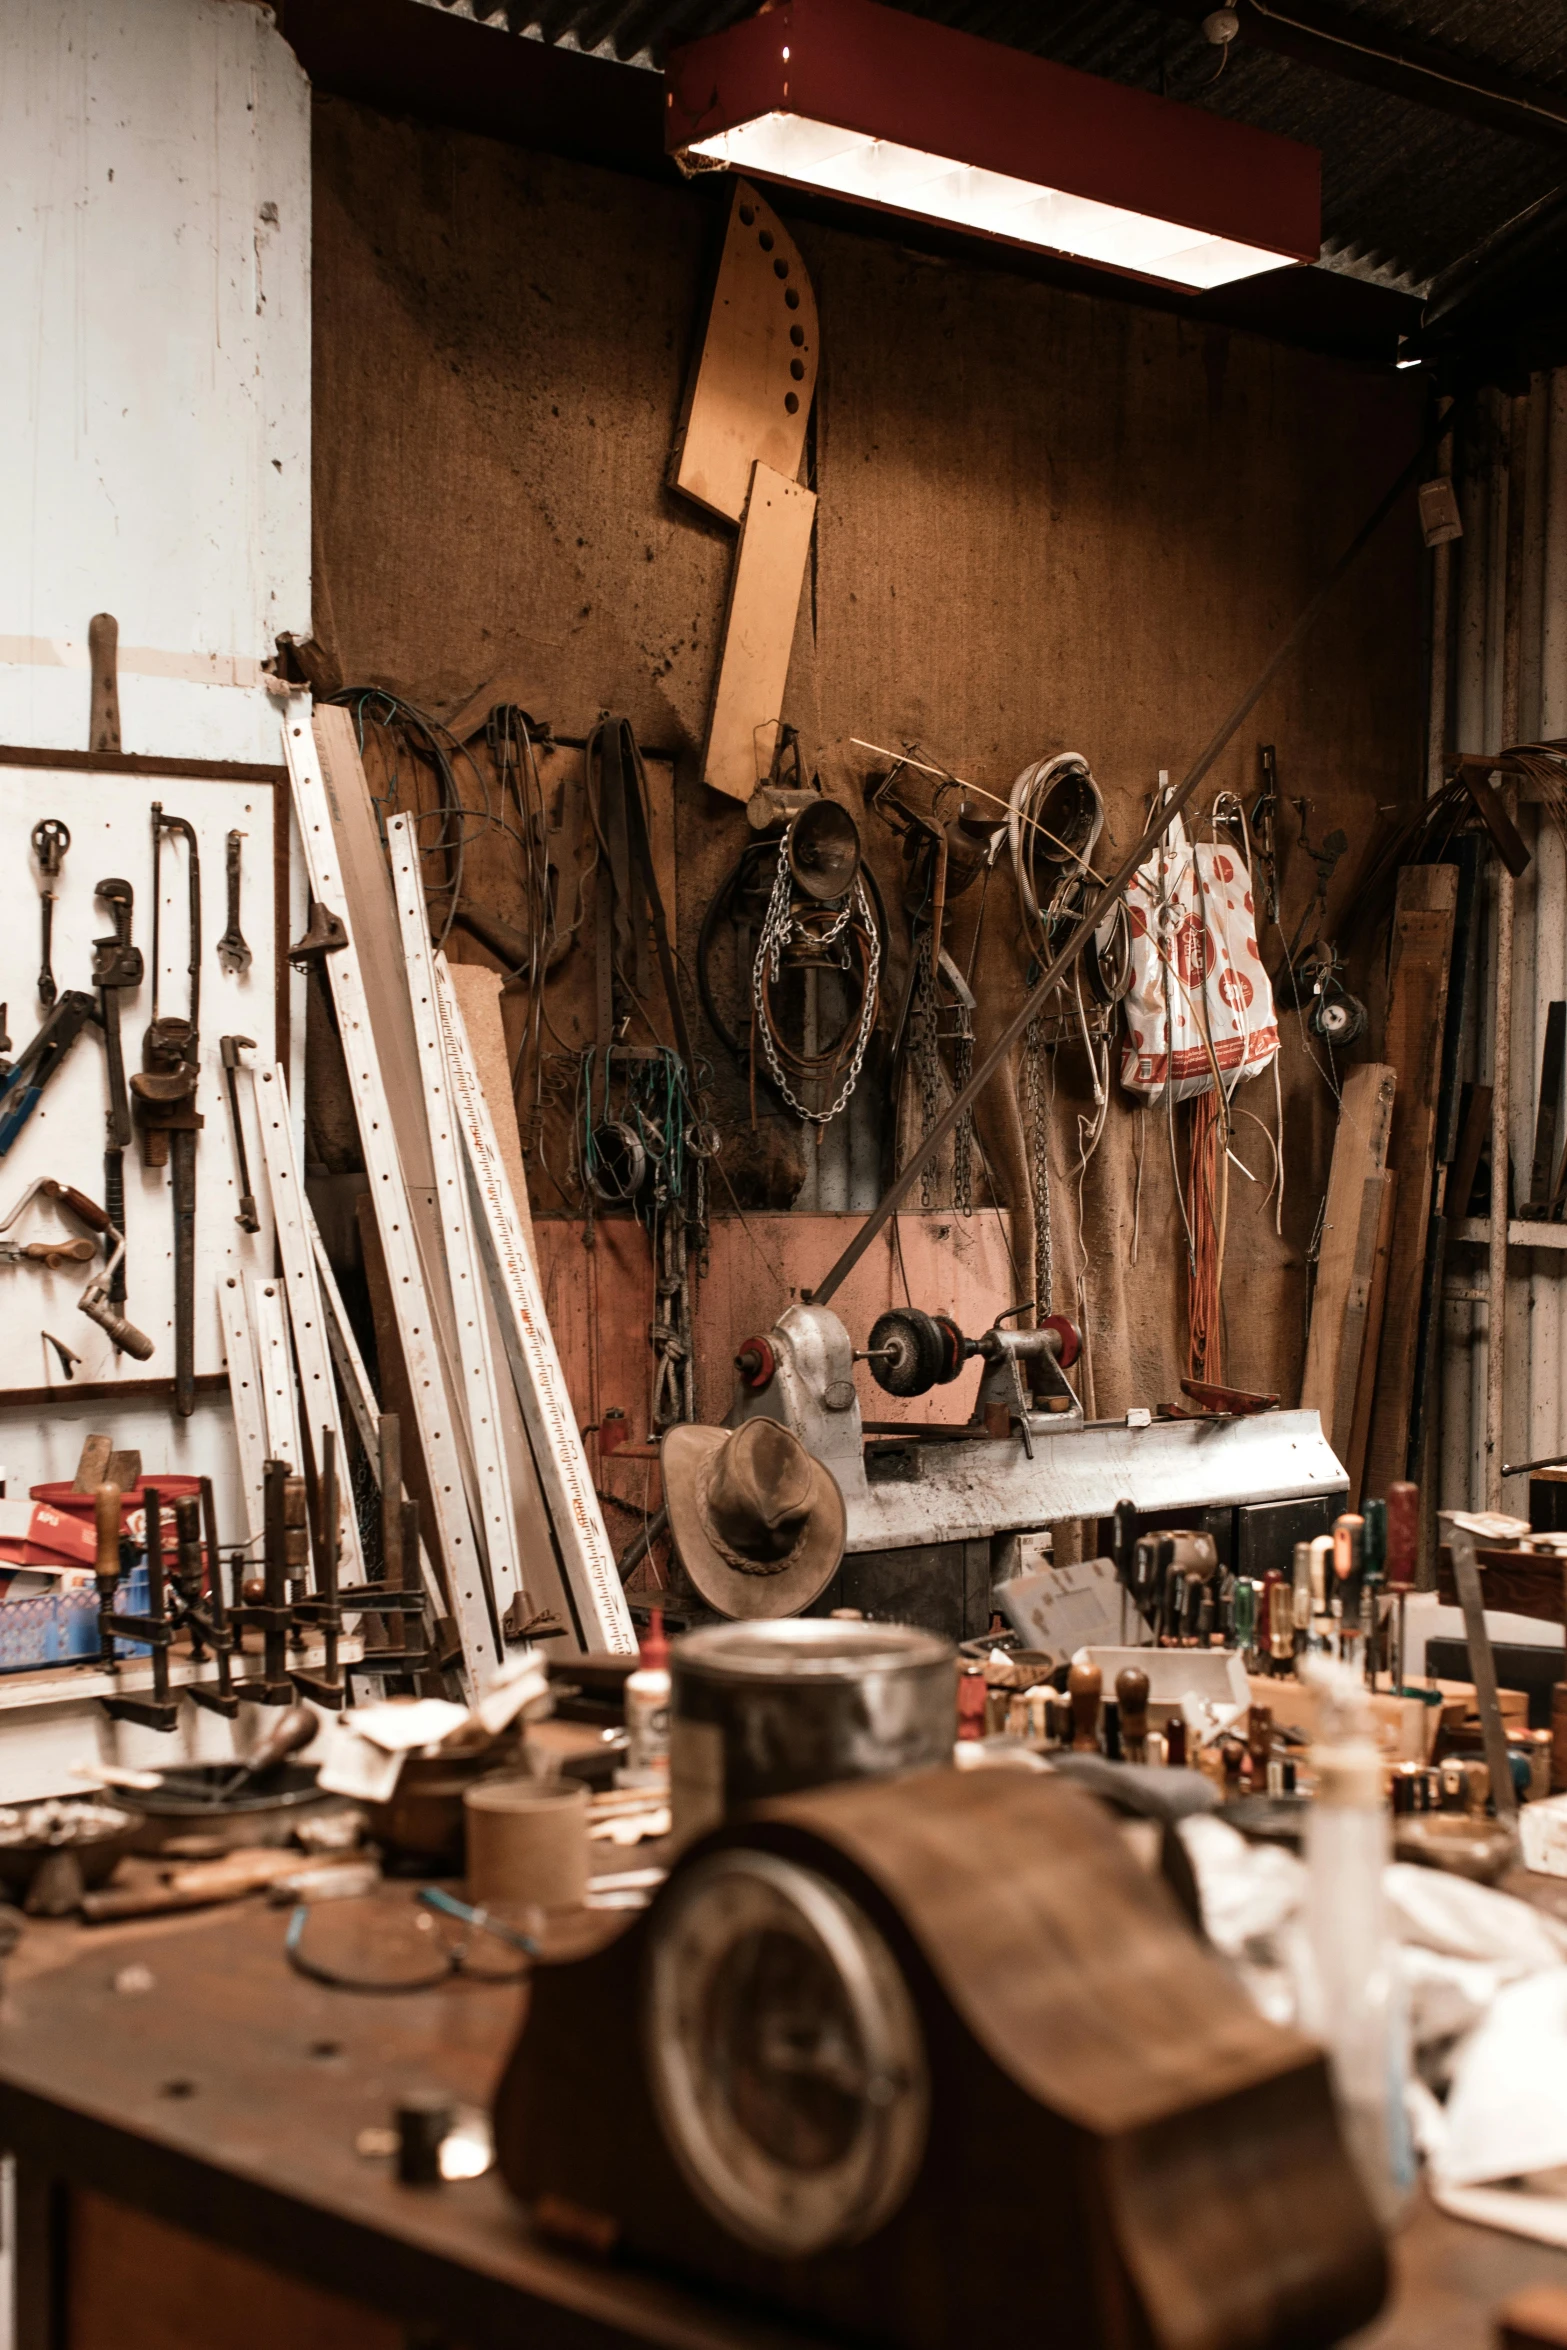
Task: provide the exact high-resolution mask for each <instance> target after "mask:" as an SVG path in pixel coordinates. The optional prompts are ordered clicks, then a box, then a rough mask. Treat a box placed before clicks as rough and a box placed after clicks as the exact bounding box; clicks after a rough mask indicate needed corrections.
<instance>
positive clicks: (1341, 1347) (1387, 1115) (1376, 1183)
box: [1300, 1061, 1397, 1464]
mask: <svg viewBox="0 0 1567 2350" xmlns="http://www.w3.org/2000/svg"><path fill="white" fill-rule="evenodd" d="M1396 1087H1397V1079H1396V1076H1395V1073H1394V1071H1393V1070H1392V1069H1390V1068H1389V1067H1388V1066H1387V1065H1386V1064H1385V1063H1383V1062H1380V1061H1365V1062H1362V1063H1361V1065H1360V1066H1359V1068H1356V1069H1351V1070H1350V1072H1349V1074H1348V1076H1347V1077H1346V1078H1345V1080H1344V1091H1343V1093H1342V1095H1341V1096H1340V1100H1339V1121H1338V1133H1337V1136H1336V1137H1335V1139H1334V1144H1333V1164H1332V1166H1331V1168H1330V1170H1329V1173H1328V1190H1327V1197H1326V1199H1325V1200H1324V1202H1323V1207H1322V1237H1321V1241H1320V1243H1319V1246H1318V1251H1317V1279H1316V1287H1315V1289H1314V1290H1313V1292H1312V1299H1311V1328H1310V1332H1309V1334H1308V1336H1307V1340H1306V1368H1305V1371H1304V1373H1303V1374H1302V1378H1301V1387H1300V1400H1301V1403H1302V1405H1303V1406H1304V1407H1305V1408H1306V1409H1307V1410H1314V1411H1316V1412H1318V1413H1320V1415H1321V1419H1322V1432H1323V1434H1324V1435H1325V1436H1326V1438H1327V1440H1328V1442H1329V1443H1330V1444H1331V1445H1332V1447H1333V1449H1334V1451H1335V1452H1336V1453H1337V1454H1338V1456H1339V1458H1340V1460H1342V1461H1345V1462H1346V1464H1347V1462H1348V1458H1349V1452H1350V1446H1351V1440H1352V1438H1353V1435H1354V1420H1355V1396H1356V1390H1357V1388H1358V1387H1359V1384H1360V1367H1361V1362H1362V1359H1363V1355H1364V1351H1365V1340H1366V1327H1367V1322H1368V1319H1369V1315H1370V1308H1371V1290H1372V1283H1373V1279H1374V1276H1375V1273H1376V1251H1377V1232H1378V1228H1379V1226H1380V1223H1381V1217H1382V1203H1383V1196H1384V1186H1383V1176H1384V1173H1385V1170H1386V1165H1387V1150H1388V1135H1389V1132H1390V1130H1391V1126H1392V1121H1393V1102H1394V1095H1395V1092H1396Z"/></svg>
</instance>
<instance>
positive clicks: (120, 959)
mask: <svg viewBox="0 0 1567 2350" xmlns="http://www.w3.org/2000/svg"><path fill="white" fill-rule="evenodd" d="M93 895H94V897H97V898H102V900H103V902H104V904H105V905H106V906H107V907H108V908H109V912H110V916H111V918H112V920H113V923H114V930H113V933H112V935H111V936H110V937H108V938H97V939H94V941H93V958H92V977H93V985H94V986H95V987H96V988H97V990H98V1020H99V1024H100V1026H101V1027H102V1029H103V1044H104V1060H105V1065H106V1068H107V1072H108V1079H109V1111H108V1121H107V1139H106V1141H105V1143H104V1152H103V1199H104V1206H105V1208H106V1209H107V1211H108V1216H109V1221H110V1223H111V1224H112V1225H113V1226H114V1228H115V1230H116V1231H117V1232H121V1233H123V1232H124V1230H125V1153H126V1150H127V1148H128V1147H129V1144H130V1139H131V1131H132V1129H131V1104H130V1095H129V1094H128V1093H127V1091H126V1087H125V1051H124V1046H123V1043H122V1040H121V1032H120V1010H121V1006H120V998H121V996H122V995H125V994H128V993H130V992H132V991H133V990H135V989H137V988H139V987H140V986H141V983H142V977H143V972H144V969H145V966H144V964H143V961H142V953H141V949H140V947H137V946H133V945H132V944H131V919H132V915H133V912H134V909H135V902H136V900H135V892H134V891H133V890H132V888H131V885H130V883H129V882H128V881H125V880H122V879H121V878H120V877H119V876H118V875H113V876H111V877H110V879H109V880H107V881H100V882H99V884H98V886H97V888H96V889H95V890H94V892H93ZM61 1001H62V1002H67V1001H69V998H68V997H62V999H61ZM108 1295H109V1299H110V1302H111V1303H112V1304H114V1305H117V1306H122V1305H123V1304H124V1303H125V1263H124V1254H123V1251H122V1252H121V1258H120V1262H119V1264H118V1265H117V1266H116V1268H115V1273H114V1276H113V1278H112V1279H111V1281H110V1283H109V1291H108Z"/></svg>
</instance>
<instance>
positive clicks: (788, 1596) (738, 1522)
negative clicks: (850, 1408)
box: [661, 1419, 846, 1616]
mask: <svg viewBox="0 0 1567 2350" xmlns="http://www.w3.org/2000/svg"><path fill="white" fill-rule="evenodd" d="M661 1457H662V1461H663V1470H664V1500H665V1503H666V1506H667V1508H668V1510H669V1530H670V1533H671V1534H672V1535H673V1537H674V1542H675V1548H676V1550H677V1551H678V1552H679V1554H680V1563H681V1565H682V1566H683V1567H684V1568H685V1571H686V1573H687V1574H688V1575H689V1576H690V1578H691V1580H692V1582H693V1583H694V1584H695V1585H696V1588H697V1590H698V1591H699V1592H700V1594H701V1596H702V1597H703V1599H705V1600H706V1601H707V1603H708V1605H709V1607H713V1608H716V1609H717V1610H718V1612H719V1614H720V1615H724V1616H797V1615H798V1614H799V1613H800V1610H801V1609H802V1608H807V1607H809V1606H810V1604H811V1602H812V1600H813V1599H819V1598H820V1597H821V1595H822V1593H823V1592H824V1591H825V1590H826V1588H827V1586H828V1584H829V1583H830V1582H831V1581H832V1579H833V1577H834V1575H835V1574H836V1573H837V1572H838V1562H839V1560H840V1559H841V1558H842V1557H843V1541H844V1533H845V1528H846V1519H845V1515H844V1507H843V1495H842V1494H841V1493H840V1492H839V1490H838V1482H837V1479H836V1478H835V1477H834V1476H833V1473H832V1471H831V1470H830V1469H824V1468H823V1466H822V1464H821V1462H820V1461H817V1460H813V1459H812V1458H811V1455H810V1454H809V1453H808V1452H807V1451H806V1449H805V1447H804V1445H803V1444H802V1443H801V1442H800V1439H799V1438H798V1436H796V1435H795V1434H794V1432H793V1430H792V1429H789V1428H785V1427H782V1426H780V1424H779V1422H778V1421H776V1420H762V1419H757V1420H743V1421H742V1422H741V1424H740V1426H739V1427H738V1428H732V1429H731V1428H702V1427H696V1426H693V1425H691V1424H690V1423H689V1422H688V1423H684V1424H682V1425H680V1426H677V1427H674V1428H670V1429H666V1431H665V1434H664V1440H663V1445H662V1454H661Z"/></svg>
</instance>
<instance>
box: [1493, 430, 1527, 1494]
mask: <svg viewBox="0 0 1567 2350" xmlns="http://www.w3.org/2000/svg"><path fill="white" fill-rule="evenodd" d="M1528 406H1529V404H1528V399H1527V397H1525V398H1523V399H1515V400H1514V401H1513V402H1512V406H1511V413H1510V414H1509V417H1508V427H1507V443H1508V454H1507V460H1506V464H1505V468H1499V469H1498V479H1499V480H1500V481H1503V482H1505V484H1506V493H1507V518H1506V536H1505V538H1504V540H1503V546H1504V548H1505V569H1504V595H1503V605H1502V614H1503V617H1502V697H1501V738H1502V742H1503V744H1504V745H1505V744H1507V743H1510V742H1514V741H1516V739H1517V734H1518V679H1519V653H1520V644H1519V626H1518V622H1519V603H1520V600H1521V598H1520V590H1521V585H1522V575H1523V456H1524V446H1525V441H1526V438H1527V419H1528ZM1498 780H1500V779H1498ZM1501 789H1502V796H1503V800H1504V804H1505V805H1506V808H1507V813H1508V815H1509V816H1511V815H1513V813H1514V811H1515V808H1516V804H1517V789H1516V786H1514V785H1502V787H1501ZM1515 887H1516V885H1515V884H1514V881H1513V877H1512V874H1511V873H1510V872H1509V871H1508V869H1507V866H1506V865H1505V864H1504V863H1503V862H1502V860H1501V859H1500V858H1498V859H1497V866H1496V1003H1495V1011H1494V1020H1495V1041H1494V1046H1493V1058H1492V1073H1491V1089H1492V1090H1491V1233H1490V1249H1489V1259H1490V1265H1489V1284H1490V1291H1491V1299H1490V1303H1489V1305H1488V1306H1487V1308H1486V1355H1485V1506H1486V1508H1487V1509H1488V1510H1499V1509H1500V1508H1501V1506H1502V1451H1503V1446H1504V1444H1505V1442H1506V1434H1505V1418H1506V1409H1507V1220H1508V1204H1509V1203H1508V1189H1509V1185H1508V1174H1509V1165H1510V1150H1509V1128H1510V1125H1511V1120H1512V1072H1513V914H1514V901H1515Z"/></svg>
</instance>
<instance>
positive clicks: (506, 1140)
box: [447, 963, 539, 1273]
mask: <svg viewBox="0 0 1567 2350" xmlns="http://www.w3.org/2000/svg"><path fill="white" fill-rule="evenodd" d="M447 969H448V971H449V972H450V973H451V979H452V990H453V993H454V994H455V995H456V998H457V1003H458V1008H459V1010H460V1011H461V1013H462V1021H463V1026H464V1028H466V1029H467V1031H468V1043H469V1045H470V1047H471V1048H472V1052H473V1059H474V1066H475V1068H476V1069H477V1070H478V1072H479V1083H480V1085H481V1086H482V1088H483V1090H484V1098H485V1100H486V1101H487V1102H488V1103H489V1105H490V1115H491V1117H492V1118H493V1119H494V1120H495V1139H496V1141H497V1142H498V1143H499V1145H500V1153H501V1159H502V1162H503V1163H504V1165H505V1168H506V1180H507V1182H508V1183H509V1184H510V1185H511V1188H512V1197H513V1198H514V1199H515V1200H516V1203H517V1217H518V1221H519V1223H520V1224H521V1226H522V1237H523V1240H524V1242H525V1244H526V1246H527V1251H528V1255H529V1258H530V1259H531V1261H532V1264H533V1270H534V1272H535V1273H537V1272H538V1269H539V1252H538V1250H537V1248H536V1247H535V1246H534V1240H533V1214H532V1209H531V1207H530V1204H529V1200H528V1178H527V1172H526V1170H525V1168H524V1166H523V1163H522V1136H521V1134H520V1132H519V1131H518V1126H517V1099H516V1091H515V1088H514V1087H513V1085H512V1075H511V1054H510V1053H509V1052H508V1051H507V1049H506V1031H505V1029H504V1028H503V1027H502V1025H501V989H502V988H503V987H504V986H505V984H506V982H505V977H504V975H503V974H502V973H501V972H499V971H491V970H490V969H489V968H488V967H487V966H486V965H485V964H483V963H448V965H447Z"/></svg>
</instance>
